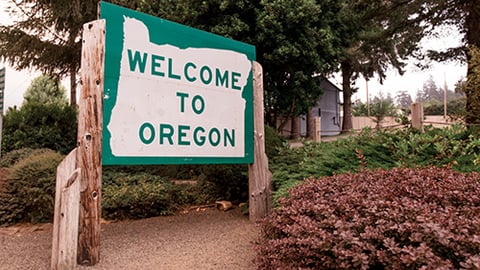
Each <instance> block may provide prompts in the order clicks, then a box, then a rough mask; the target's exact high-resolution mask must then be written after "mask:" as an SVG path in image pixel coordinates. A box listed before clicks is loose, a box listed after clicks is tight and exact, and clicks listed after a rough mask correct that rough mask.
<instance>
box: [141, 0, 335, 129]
mask: <svg viewBox="0 0 480 270" xmlns="http://www.w3.org/2000/svg"><path fill="white" fill-rule="evenodd" d="M340 5H341V1H330V0H318V1H314V0H300V1H276V0H262V1H246V0H241V1H237V0H235V1H234V0H207V1H196V0H186V1H177V2H175V1H168V0H164V1H143V2H142V3H141V5H140V10H142V11H145V12H147V13H149V14H152V15H155V16H159V17H162V18H166V19H171V20H173V21H176V22H179V23H183V24H186V25H189V26H192V27H196V28H199V29H202V30H206V31H209V32H213V33H215V34H219V35H222V36H226V37H231V38H233V39H236V40H239V41H243V42H247V43H250V44H253V45H255V47H256V49H257V61H258V62H259V63H261V64H262V66H263V75H264V87H265V104H266V106H265V110H266V114H265V115H266V119H267V123H268V124H269V125H270V126H275V125H276V120H277V117H279V116H282V115H283V116H294V115H300V114H304V113H306V112H307V111H308V109H309V107H310V106H312V105H313V104H314V103H315V101H316V100H317V99H318V97H319V96H320V95H321V93H322V91H321V89H320V86H319V84H318V81H317V80H316V78H315V77H314V76H313V75H315V74H317V75H318V74H326V73H328V72H331V71H332V70H334V69H336V66H337V58H338V57H337V54H338V52H339V51H338V50H337V47H338V46H337V45H338V42H339V40H340V39H339V37H340V36H339V35H340V33H339V31H338V30H339V29H340V28H339V24H338V23H337V19H336V17H337V15H336V14H337V13H338V10H339V8H340ZM287 118H288V117H285V119H287Z"/></svg>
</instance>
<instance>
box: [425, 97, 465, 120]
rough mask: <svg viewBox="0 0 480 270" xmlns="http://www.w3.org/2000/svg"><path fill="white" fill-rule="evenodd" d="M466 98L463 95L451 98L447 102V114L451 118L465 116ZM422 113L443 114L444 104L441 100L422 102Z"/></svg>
mask: <svg viewBox="0 0 480 270" xmlns="http://www.w3.org/2000/svg"><path fill="white" fill-rule="evenodd" d="M465 105H466V99H465V97H461V98H457V99H452V100H449V101H448V102H447V115H448V116H450V117H451V118H453V119H463V118H465V115H466V111H465ZM423 114H424V115H443V114H444V104H443V102H438V101H437V102H435V101H434V102H428V103H426V104H423Z"/></svg>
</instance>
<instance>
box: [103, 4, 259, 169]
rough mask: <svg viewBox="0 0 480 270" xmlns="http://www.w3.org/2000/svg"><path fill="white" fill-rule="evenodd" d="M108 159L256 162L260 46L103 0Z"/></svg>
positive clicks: (124, 161) (105, 160)
mask: <svg viewBox="0 0 480 270" xmlns="http://www.w3.org/2000/svg"><path fill="white" fill-rule="evenodd" d="M100 10H101V13H100V14H101V15H100V16H101V18H102V19H105V20H106V45H105V83H104V87H105V88H104V121H103V123H104V126H103V147H102V150H103V158H102V159H103V160H102V161H103V164H105V165H122V164H177V163H179V164H180V163H181V164H206V163H252V162H253V80H252V76H253V75H252V73H253V72H252V62H253V61H254V60H255V47H253V46H251V45H248V44H245V43H241V42H238V41H234V40H231V39H227V38H224V37H221V36H217V35H214V34H211V33H207V32H203V31H200V30H197V29H193V28H190V27H187V26H183V25H180V24H176V23H173V22H170V21H167V20H163V19H159V18H156V17H152V16H149V15H146V14H143V13H139V12H135V11H132V10H129V9H125V8H121V7H118V6H115V5H112V4H109V3H105V2H102V3H101V7H100Z"/></svg>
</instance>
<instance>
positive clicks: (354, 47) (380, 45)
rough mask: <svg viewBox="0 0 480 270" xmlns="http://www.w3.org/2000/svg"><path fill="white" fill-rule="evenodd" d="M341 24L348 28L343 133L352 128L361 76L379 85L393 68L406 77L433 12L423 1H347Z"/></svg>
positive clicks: (343, 57)
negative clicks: (376, 80)
mask: <svg viewBox="0 0 480 270" xmlns="http://www.w3.org/2000/svg"><path fill="white" fill-rule="evenodd" d="M339 16H340V18H341V19H340V20H341V22H342V23H343V25H345V27H346V29H345V31H344V33H343V34H344V43H343V44H342V45H343V46H342V48H341V49H342V55H341V60H342V61H341V64H340V70H341V72H342V90H343V100H344V102H343V111H344V120H343V126H342V130H344V131H345V130H350V129H351V128H352V108H351V97H352V94H353V93H354V92H355V91H356V89H355V88H353V83H354V81H355V80H356V79H357V78H358V76H359V75H360V74H361V75H363V76H364V77H365V78H367V79H369V78H371V77H373V75H374V74H377V75H378V77H379V78H380V82H382V81H383V79H385V76H386V71H387V70H388V69H389V68H390V67H393V68H395V69H397V70H398V72H399V73H400V74H403V68H404V66H405V62H406V60H407V59H408V57H409V56H413V55H415V54H417V53H418V51H419V44H420V43H419V41H420V40H421V39H422V37H423V36H424V35H425V34H426V31H427V30H428V28H429V27H430V25H426V24H425V23H424V19H425V18H426V17H429V16H434V12H432V11H430V10H429V7H428V6H426V5H424V3H423V1H403V2H398V1H364V0H362V1H345V4H344V5H343V8H342V10H341V12H340V13H339Z"/></svg>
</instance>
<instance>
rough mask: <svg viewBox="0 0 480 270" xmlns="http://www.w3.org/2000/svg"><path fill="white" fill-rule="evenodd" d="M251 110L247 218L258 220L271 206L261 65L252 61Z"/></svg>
mask: <svg viewBox="0 0 480 270" xmlns="http://www.w3.org/2000/svg"><path fill="white" fill-rule="evenodd" d="M253 104H254V105H253V108H254V109H253V110H254V113H253V115H254V120H253V122H254V124H253V125H254V145H255V147H254V156H255V160H254V163H253V164H250V165H248V191H249V195H250V196H249V218H250V221H254V222H256V221H259V220H260V219H262V218H263V217H265V216H266V215H267V214H268V213H269V212H270V210H271V208H272V195H271V181H272V174H271V173H270V171H269V169H268V157H267V155H266V154H265V131H264V130H265V126H264V119H263V117H264V115H263V112H264V109H263V73H262V66H261V65H260V64H259V63H257V62H253Z"/></svg>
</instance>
